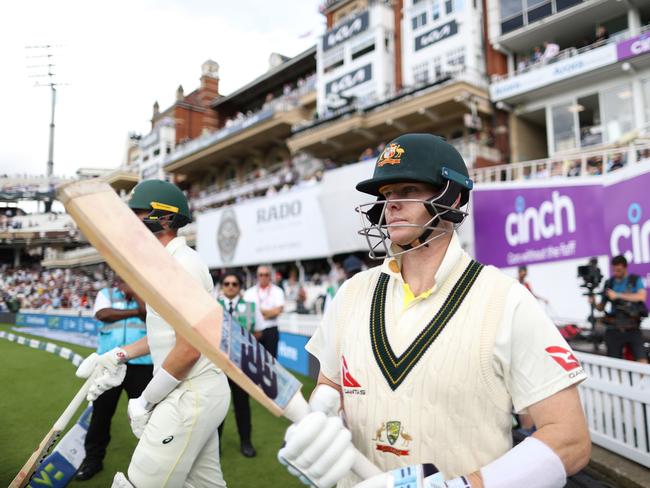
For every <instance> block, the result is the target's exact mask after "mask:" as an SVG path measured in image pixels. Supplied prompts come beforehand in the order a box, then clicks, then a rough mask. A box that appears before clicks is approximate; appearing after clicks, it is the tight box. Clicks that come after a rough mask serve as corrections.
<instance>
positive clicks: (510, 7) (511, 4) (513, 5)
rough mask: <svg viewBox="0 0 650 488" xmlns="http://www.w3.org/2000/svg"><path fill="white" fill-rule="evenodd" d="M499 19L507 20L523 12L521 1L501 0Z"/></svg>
mask: <svg viewBox="0 0 650 488" xmlns="http://www.w3.org/2000/svg"><path fill="white" fill-rule="evenodd" d="M500 3H501V18H502V19H507V18H508V17H512V16H513V15H517V14H520V13H521V12H523V10H524V8H523V0H501V2H500Z"/></svg>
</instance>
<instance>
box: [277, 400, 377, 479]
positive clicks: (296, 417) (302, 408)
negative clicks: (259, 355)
mask: <svg viewBox="0 0 650 488" xmlns="http://www.w3.org/2000/svg"><path fill="white" fill-rule="evenodd" d="M337 398H338V392H337ZM319 410H320V409H319ZM311 412H312V410H311V408H310V407H309V404H308V403H307V401H306V400H305V398H304V397H303V396H302V393H301V392H300V391H298V392H297V393H296V394H295V395H294V397H293V398H292V399H291V401H290V402H289V404H288V405H287V408H286V409H285V411H284V416H285V417H286V418H288V419H289V420H291V421H292V422H293V423H296V422H300V420H301V419H303V418H304V417H306V416H307V415H309V413H311ZM326 413H327V412H326ZM330 413H331V412H330ZM355 450H356V449H355ZM352 472H353V473H354V474H356V475H357V476H358V477H359V478H361V479H363V480H367V479H368V478H372V477H373V476H377V475H378V474H381V473H382V472H383V471H382V470H380V469H379V468H378V467H377V466H375V465H374V464H372V462H371V461H370V460H369V459H368V458H367V457H366V456H364V455H363V454H362V453H361V452H359V450H356V458H355V460H354V464H353V465H352Z"/></svg>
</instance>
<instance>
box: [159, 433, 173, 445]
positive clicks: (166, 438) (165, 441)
mask: <svg viewBox="0 0 650 488" xmlns="http://www.w3.org/2000/svg"><path fill="white" fill-rule="evenodd" d="M173 440H174V436H173V435H170V436H169V437H165V438H164V439H163V441H162V443H163V444H169V443H170V442H171V441H173Z"/></svg>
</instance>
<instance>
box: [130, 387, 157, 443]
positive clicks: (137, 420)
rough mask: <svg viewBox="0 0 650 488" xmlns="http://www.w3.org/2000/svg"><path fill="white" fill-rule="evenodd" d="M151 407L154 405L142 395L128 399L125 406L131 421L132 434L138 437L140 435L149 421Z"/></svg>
mask: <svg viewBox="0 0 650 488" xmlns="http://www.w3.org/2000/svg"><path fill="white" fill-rule="evenodd" d="M153 407H154V406H153V405H152V404H150V403H149V402H147V400H145V398H144V397H143V396H139V397H138V398H131V399H130V400H129V404H128V406H127V408H126V413H127V414H128V416H129V422H130V423H131V430H132V431H133V435H135V436H136V437H137V438H138V439H139V438H140V437H142V433H143V432H144V428H145V427H146V426H147V422H149V418H150V417H151V411H152V409H153Z"/></svg>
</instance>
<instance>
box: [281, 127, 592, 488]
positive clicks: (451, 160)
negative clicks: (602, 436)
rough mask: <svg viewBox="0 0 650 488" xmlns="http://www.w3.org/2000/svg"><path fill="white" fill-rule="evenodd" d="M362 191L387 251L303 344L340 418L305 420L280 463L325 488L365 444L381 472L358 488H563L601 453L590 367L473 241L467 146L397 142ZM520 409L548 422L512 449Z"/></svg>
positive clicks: (378, 241) (372, 239) (378, 243)
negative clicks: (594, 434) (469, 243)
mask: <svg viewBox="0 0 650 488" xmlns="http://www.w3.org/2000/svg"><path fill="white" fill-rule="evenodd" d="M357 189H358V190H359V191H361V192H364V193H367V194H370V195H372V196H373V197H375V198H376V201H373V202H371V203H368V204H364V205H360V206H359V207H358V208H357V211H358V212H359V213H360V215H361V217H362V221H363V227H362V230H361V231H360V233H361V234H362V235H363V236H364V237H365V238H366V239H367V242H368V245H369V248H370V256H371V257H373V258H377V257H378V256H377V251H378V250H379V251H381V252H382V257H383V256H384V255H385V258H384V259H383V262H382V264H381V266H378V267H375V268H373V269H370V270H368V271H364V272H361V273H358V274H357V275H356V276H354V277H353V278H351V279H350V280H348V281H347V282H345V283H344V284H343V286H342V287H341V289H340V290H339V291H338V293H337V294H336V296H335V297H334V299H333V301H332V304H331V306H330V307H329V308H328V310H327V312H326V314H325V316H324V317H323V320H322V323H321V325H320V327H319V329H318V330H317V332H316V333H315V335H314V336H313V337H312V339H311V340H310V341H309V343H308V344H307V349H308V350H309V352H311V353H312V354H313V355H314V356H315V357H316V358H318V360H319V362H320V374H319V380H318V387H317V391H318V390H319V389H320V388H332V389H334V390H336V391H337V392H339V394H340V396H341V399H342V402H341V404H340V410H341V412H342V417H343V419H344V422H341V421H340V420H339V418H338V417H332V416H330V417H328V416H326V415H325V414H323V413H320V412H314V413H311V414H309V415H308V416H307V417H306V418H304V419H303V420H301V421H300V422H299V423H297V424H294V425H292V426H291V427H290V428H289V430H288V431H287V434H286V436H285V442H286V443H285V446H284V447H283V448H282V449H281V450H280V452H279V458H280V460H281V462H283V463H285V464H287V465H289V471H290V472H291V473H292V474H294V475H296V476H299V477H301V478H302V479H303V481H306V480H308V481H310V482H311V483H312V484H313V485H315V486H318V487H321V488H324V487H327V486H331V480H339V485H338V486H341V487H349V486H355V485H357V484H358V483H360V482H361V480H360V479H359V478H356V477H355V476H354V475H350V474H346V473H347V470H348V469H349V462H348V463H343V462H340V459H342V456H340V454H339V453H343V452H345V451H346V450H347V449H348V448H349V446H350V445H354V447H356V448H357V449H358V450H359V451H361V453H362V454H364V455H365V456H367V457H368V458H369V459H370V460H371V461H373V462H374V463H375V464H376V465H377V466H379V467H380V469H382V470H383V471H385V473H384V474H382V475H379V477H377V478H375V479H371V480H368V481H365V482H362V483H361V484H359V485H358V486H359V487H371V486H372V487H377V486H387V487H388V486H390V487H392V486H403V483H405V482H406V481H409V484H408V486H410V487H416V486H420V487H424V486H427V487H432V488H433V487H449V488H457V487H463V488H467V487H472V488H481V487H485V488H521V487H523V486H525V487H526V488H555V487H557V488H560V487H563V486H564V485H565V483H566V476H567V475H571V474H573V473H575V472H577V471H579V470H580V469H581V468H582V467H583V466H584V465H585V464H586V463H587V461H588V459H589V453H590V446H591V443H590V440H589V434H588V430H587V425H586V422H585V418H584V414H583V411H582V407H581V404H580V399H579V396H578V390H577V384H578V383H580V382H581V381H583V380H584V379H585V373H584V371H583V369H582V368H581V366H580V364H579V363H578V361H577V360H576V358H575V356H574V355H573V353H572V351H571V349H570V348H569V346H568V345H567V343H566V342H565V341H564V339H563V338H562V337H561V335H560V334H559V332H558V331H557V329H556V327H555V326H554V325H553V323H552V322H551V321H550V319H549V318H548V317H547V316H546V315H545V314H544V312H543V310H542V309H541V308H540V306H539V304H538V303H537V301H536V300H535V298H534V297H533V296H532V295H531V294H530V293H529V292H528V291H527V290H526V289H525V288H524V287H523V286H522V285H520V284H518V283H517V282H516V281H515V280H513V279H511V278H509V277H507V276H506V275H505V274H503V273H501V272H500V271H499V270H497V269H496V268H494V267H492V266H483V265H482V264H480V263H478V262H476V261H474V260H473V259H472V258H471V257H470V256H469V255H468V254H467V253H466V252H465V251H464V250H463V249H462V247H461V245H460V242H459V239H458V236H457V235H456V232H455V228H456V227H457V226H458V225H460V223H461V222H462V221H463V220H464V219H465V217H466V216H467V212H466V211H464V210H462V208H463V207H464V206H465V205H467V203H468V201H469V195H470V191H471V189H472V181H471V180H470V178H469V175H468V171H467V168H466V166H465V163H464V161H463V159H462V157H461V156H460V154H459V153H458V151H456V149H454V148H453V146H451V145H450V144H448V143H447V142H445V141H444V140H443V139H441V138H439V137H436V136H433V135H430V134H406V135H403V136H400V137H398V138H397V139H395V140H394V141H392V142H391V143H390V144H388V146H386V149H385V150H384V151H383V152H382V154H381V155H380V156H379V157H378V159H377V162H376V166H375V170H374V174H373V177H372V178H371V179H369V180H365V181H362V182H361V183H359V184H358V185H357ZM513 410H514V411H515V412H517V413H528V414H530V416H531V417H532V419H533V421H534V423H535V425H536V426H537V431H536V432H535V433H534V434H533V435H532V436H531V437H529V438H527V439H526V440H525V441H524V442H522V443H521V444H519V445H517V446H516V447H514V448H513V447H512V437H511V428H512V421H511V414H512V411H513ZM409 466H410V468H408V469H404V468H405V467H409ZM322 480H327V481H326V482H324V481H322ZM404 486H405V485H404Z"/></svg>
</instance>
